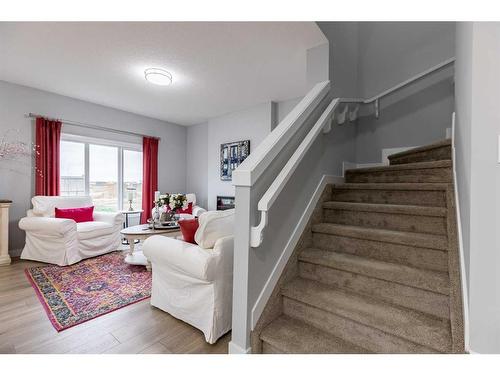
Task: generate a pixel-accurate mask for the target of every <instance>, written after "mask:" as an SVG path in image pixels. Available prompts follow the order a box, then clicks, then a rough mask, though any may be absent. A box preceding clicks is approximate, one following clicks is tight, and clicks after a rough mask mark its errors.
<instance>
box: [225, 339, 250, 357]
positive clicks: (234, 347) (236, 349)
mask: <svg viewBox="0 0 500 375" xmlns="http://www.w3.org/2000/svg"><path fill="white" fill-rule="evenodd" d="M228 349H229V354H250V353H252V348H246V349H243V348H242V347H241V346H239V345H238V344H235V343H234V342H232V341H229V345H228Z"/></svg>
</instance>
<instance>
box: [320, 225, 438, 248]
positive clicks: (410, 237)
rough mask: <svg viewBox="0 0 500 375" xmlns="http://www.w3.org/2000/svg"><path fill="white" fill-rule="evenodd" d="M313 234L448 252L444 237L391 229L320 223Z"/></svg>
mask: <svg viewBox="0 0 500 375" xmlns="http://www.w3.org/2000/svg"><path fill="white" fill-rule="evenodd" d="M312 231H313V232H319V233H326V234H332V235H340V236H344V237H354V238H361V239H367V240H373V241H379V242H390V243H398V244H403V245H409V246H415V247H425V248H430V249H438V250H448V239H447V237H446V236H444V235H438V234H427V233H415V232H402V231H396V230H389V229H378V228H367V227H359V226H351V225H342V224H331V223H319V224H315V225H313V226H312Z"/></svg>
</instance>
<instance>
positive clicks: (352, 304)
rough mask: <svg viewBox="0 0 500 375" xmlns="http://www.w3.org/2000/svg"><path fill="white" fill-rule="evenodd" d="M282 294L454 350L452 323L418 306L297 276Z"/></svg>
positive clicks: (337, 313)
mask: <svg viewBox="0 0 500 375" xmlns="http://www.w3.org/2000/svg"><path fill="white" fill-rule="evenodd" d="M282 294H283V295H284V296H286V297H288V298H291V299H294V300H298V301H300V302H302V303H305V304H307V305H310V306H314V307H316V308H319V309H322V310H325V311H328V312H330V313H333V314H336V315H340V316H343V317H346V318H348V319H351V320H353V321H356V322H358V323H361V324H364V325H367V326H370V327H373V328H376V329H379V330H381V331H383V332H386V333H389V334H392V335H395V336H398V337H401V338H404V339H406V340H409V341H412V342H415V343H418V344H421V345H425V346H429V347H430V348H434V349H436V350H439V351H443V352H447V351H450V350H451V332H450V323H449V321H448V320H446V319H439V318H435V317H431V316H429V315H427V314H424V313H420V312H417V311H415V310H410V309H405V308H399V307H396V306H393V305H390V304H387V303H383V302H380V301H377V300H374V299H372V298H370V297H367V296H362V295H359V294H356V293H353V292H347V291H344V290H342V289H338V288H335V287H332V286H329V285H326V284H322V283H320V282H317V281H312V280H306V279H302V278H295V279H294V280H292V281H291V282H290V283H288V284H286V285H285V286H284V287H283V288H282Z"/></svg>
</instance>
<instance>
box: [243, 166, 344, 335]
mask: <svg viewBox="0 0 500 375" xmlns="http://www.w3.org/2000/svg"><path fill="white" fill-rule="evenodd" d="M343 182H344V178H343V177H340V176H332V175H323V177H322V178H321V180H320V182H319V184H318V186H317V187H316V190H315V191H314V193H313V195H312V196H311V199H310V200H309V203H308V204H307V207H306V209H305V210H304V212H303V213H302V216H301V217H300V219H299V220H298V222H297V225H296V226H295V228H294V230H293V232H292V234H291V236H290V240H289V241H288V243H287V244H286V246H285V248H284V249H283V251H282V253H281V256H280V257H279V259H278V262H277V263H276V265H275V266H274V268H273V271H272V272H271V275H270V276H269V278H268V279H267V281H266V284H265V285H264V288H263V289H262V291H261V293H260V295H259V297H258V298H257V301H256V302H255V305H254V307H253V308H252V316H251V326H252V329H254V328H255V325H256V324H257V322H258V320H259V318H260V316H261V314H262V312H263V311H264V308H265V307H266V304H267V301H269V298H270V297H271V294H272V292H273V290H274V287H275V286H276V283H277V282H278V280H279V278H280V276H281V274H282V273H283V270H284V269H285V266H286V264H287V262H288V259H290V256H291V255H292V252H293V250H294V249H295V246H297V243H298V242H299V239H300V236H301V235H302V233H303V232H304V229H305V227H306V225H307V222H308V221H309V218H310V217H311V215H312V213H313V210H314V208H315V207H316V204H317V203H318V201H319V198H320V197H321V194H322V193H323V190H325V187H326V185H328V184H341V183H343Z"/></svg>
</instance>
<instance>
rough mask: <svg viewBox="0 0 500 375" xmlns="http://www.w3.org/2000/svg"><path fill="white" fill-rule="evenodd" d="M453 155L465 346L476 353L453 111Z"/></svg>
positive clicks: (467, 350)
mask: <svg viewBox="0 0 500 375" xmlns="http://www.w3.org/2000/svg"><path fill="white" fill-rule="evenodd" d="M451 157H452V164H453V185H454V190H455V191H454V193H455V209H456V217H457V231H458V233H457V237H458V252H459V257H460V273H461V274H462V275H461V277H460V280H461V282H462V309H463V318H464V346H465V351H466V352H467V353H471V354H472V353H474V352H473V351H471V350H470V333H469V297H468V288H467V280H466V276H467V273H466V271H465V255H464V242H463V237H462V218H461V215H460V199H459V197H458V183H457V182H458V181H457V162H456V153H455V112H453V119H452V125H451Z"/></svg>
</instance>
